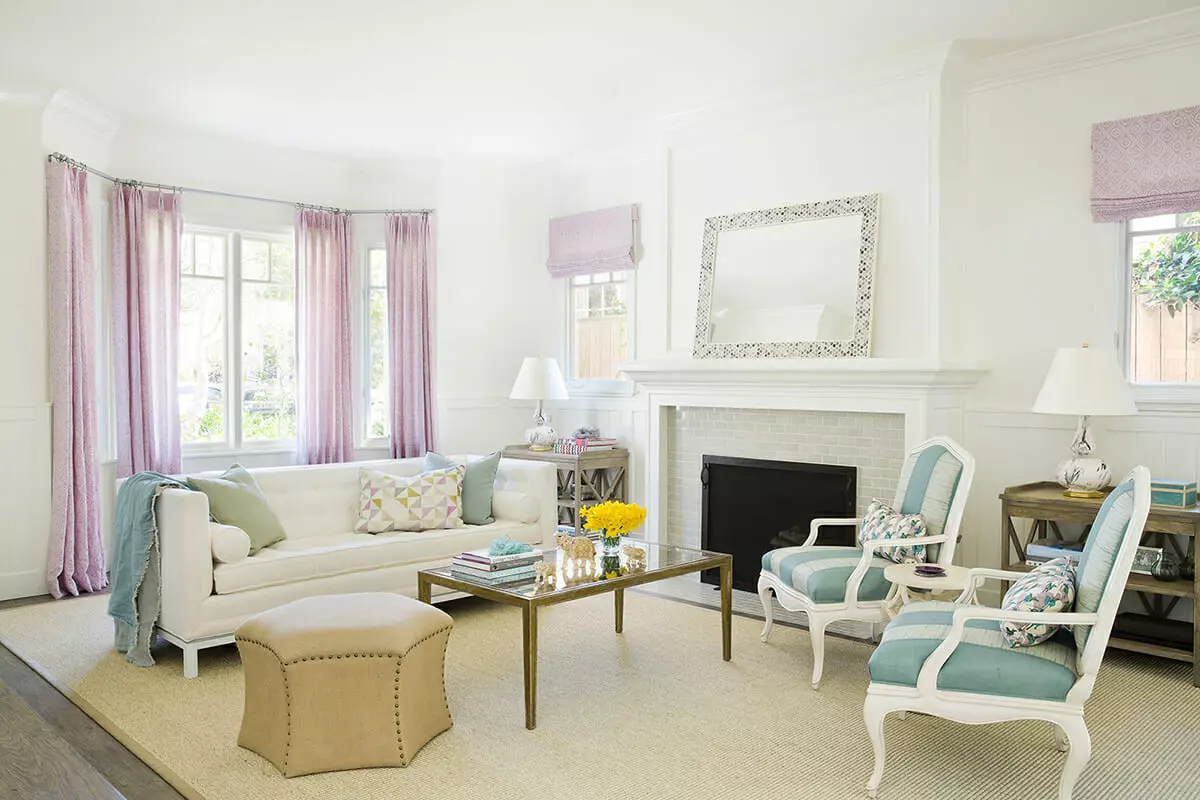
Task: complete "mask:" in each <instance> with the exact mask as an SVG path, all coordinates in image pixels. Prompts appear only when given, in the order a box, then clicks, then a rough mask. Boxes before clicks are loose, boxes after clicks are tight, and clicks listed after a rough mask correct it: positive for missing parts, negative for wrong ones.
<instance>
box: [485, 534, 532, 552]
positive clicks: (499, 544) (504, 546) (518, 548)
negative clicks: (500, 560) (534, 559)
mask: <svg viewBox="0 0 1200 800" xmlns="http://www.w3.org/2000/svg"><path fill="white" fill-rule="evenodd" d="M532 552H533V545H531V544H525V543H524V542H518V541H514V540H513V539H509V538H508V537H507V536H506V537H504V538H502V539H493V540H492V544H491V546H490V547H488V555H490V556H512V555H517V554H518V553H532Z"/></svg>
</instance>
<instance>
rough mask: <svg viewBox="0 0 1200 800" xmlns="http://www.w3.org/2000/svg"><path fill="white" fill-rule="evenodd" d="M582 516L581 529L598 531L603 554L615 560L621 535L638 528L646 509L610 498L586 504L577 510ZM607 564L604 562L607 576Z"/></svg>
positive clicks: (643, 518) (643, 520) (644, 519)
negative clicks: (591, 504) (592, 504)
mask: <svg viewBox="0 0 1200 800" xmlns="http://www.w3.org/2000/svg"><path fill="white" fill-rule="evenodd" d="M579 514H580V516H581V517H582V518H583V529H584V530H588V531H598V532H599V533H600V536H601V537H602V539H603V555H604V556H605V558H606V559H609V560H611V561H612V562H614V563H615V562H616V560H617V554H618V553H619V551H620V547H621V536H622V535H624V534H626V533H629V532H630V531H633V530H635V529H636V528H638V527H639V526H640V525H641V524H642V523H643V522H645V521H646V509H644V508H642V507H641V506H639V505H637V504H635V503H619V502H617V501H616V500H610V501H608V502H607V503H599V504H597V505H594V506H587V507H586V508H582V509H580V511H579ZM609 571H610V570H609V566H608V564H607V563H606V562H605V567H604V572H605V574H606V576H607V573H608V572H609Z"/></svg>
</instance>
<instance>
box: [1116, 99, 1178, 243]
mask: <svg viewBox="0 0 1200 800" xmlns="http://www.w3.org/2000/svg"><path fill="white" fill-rule="evenodd" d="M1197 208H1200V106H1191V107H1190V108H1180V109H1177V110H1175V111H1164V112H1162V113H1161V114H1146V115H1145V116H1141V117H1129V118H1127V119H1118V120H1113V121H1112V122H1101V123H1099V124H1098V125H1093V126H1092V219H1093V220H1094V221H1096V222H1111V221H1114V220H1123V219H1136V218H1137V217H1152V216H1156V215H1158V214H1181V213H1183V212H1186V211H1195V210H1196V209H1197Z"/></svg>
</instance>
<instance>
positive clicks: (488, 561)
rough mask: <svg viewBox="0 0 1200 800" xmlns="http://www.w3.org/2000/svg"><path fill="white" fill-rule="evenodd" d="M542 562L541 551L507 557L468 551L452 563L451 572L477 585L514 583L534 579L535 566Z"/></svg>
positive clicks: (513, 554) (480, 551) (481, 551)
mask: <svg viewBox="0 0 1200 800" xmlns="http://www.w3.org/2000/svg"><path fill="white" fill-rule="evenodd" d="M541 560H542V553H541V551H540V550H533V551H530V552H527V553H512V554H510V555H506V556H492V555H488V551H487V550H486V549H484V550H468V551H466V552H465V553H462V554H461V555H459V556H458V557H457V558H455V559H454V561H452V562H451V563H450V572H451V574H453V575H455V576H457V577H460V578H465V579H466V580H469V581H473V582H475V583H487V584H496V583H512V582H514V581H524V580H529V579H531V578H533V577H534V575H535V574H536V573H535V572H534V569H533V565H534V564H536V563H538V562H539V561H541Z"/></svg>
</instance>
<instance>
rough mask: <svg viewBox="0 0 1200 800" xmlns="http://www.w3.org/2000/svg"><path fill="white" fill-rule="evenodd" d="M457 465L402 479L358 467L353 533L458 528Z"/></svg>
mask: <svg viewBox="0 0 1200 800" xmlns="http://www.w3.org/2000/svg"><path fill="white" fill-rule="evenodd" d="M466 469H467V468H466V467H464V466H463V465H461V464H458V465H455V466H453V467H447V468H446V469H435V470H431V471H429V472H423V473H421V474H420V475H414V476H413V477H411V478H402V477H400V476H398V475H388V474H387V473H386V472H379V471H378V470H373V469H367V468H365V467H359V469H358V484H359V506H358V524H357V525H355V526H354V530H355V531H356V532H357V533H382V532H384V531H428V530H433V529H434V528H458V527H460V526H461V525H462V524H463V520H462V502H461V499H462V482H463V475H465V474H466Z"/></svg>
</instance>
